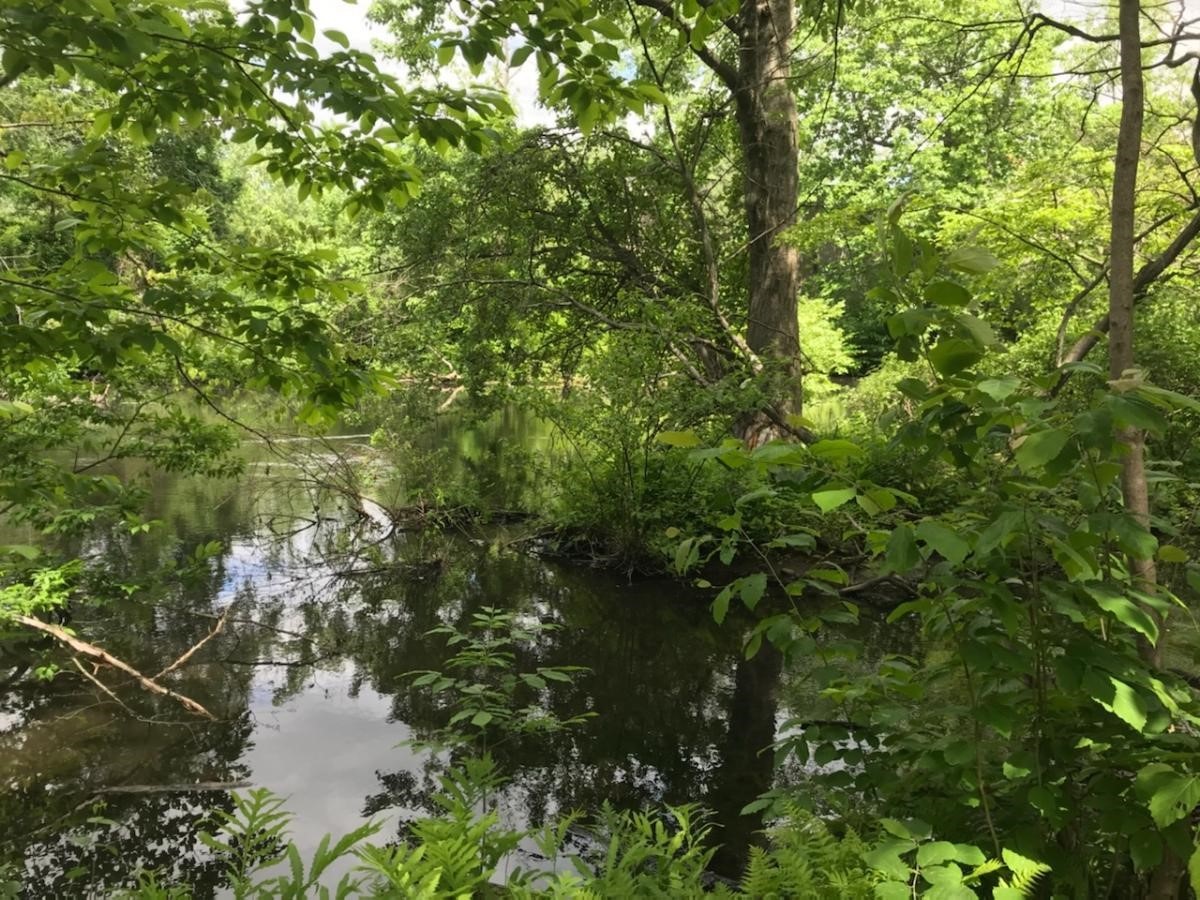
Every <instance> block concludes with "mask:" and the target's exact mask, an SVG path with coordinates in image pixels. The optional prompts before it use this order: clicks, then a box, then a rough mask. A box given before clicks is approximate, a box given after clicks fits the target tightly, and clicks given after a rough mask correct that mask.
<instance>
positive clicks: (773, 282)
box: [734, 0, 801, 446]
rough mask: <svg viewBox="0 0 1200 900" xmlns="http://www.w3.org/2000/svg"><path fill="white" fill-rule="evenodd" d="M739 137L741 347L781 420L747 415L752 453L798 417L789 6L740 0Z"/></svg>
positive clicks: (772, 0) (745, 430)
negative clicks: (788, 232) (744, 309)
mask: <svg viewBox="0 0 1200 900" xmlns="http://www.w3.org/2000/svg"><path fill="white" fill-rule="evenodd" d="M739 26H740V27H739V31H740V33H741V47H740V49H739V52H738V77H737V89H736V90H735V91H734V99H735V101H736V104H737V106H736V108H737V124H738V135H739V140H740V142H741V149H742V156H743V159H744V164H745V170H746V174H745V179H746V181H745V194H746V197H745V202H746V224H747V226H748V234H747V241H748V255H749V263H750V264H749V285H748V292H749V293H748V309H749V325H748V328H747V334H746V340H747V343H748V344H749V345H750V349H751V350H752V351H753V352H754V353H755V354H757V355H758V357H759V358H760V359H761V360H762V361H763V363H764V364H765V367H766V370H767V376H768V381H767V385H766V389H767V390H768V391H769V392H770V395H769V399H770V400H772V401H774V404H775V406H776V409H777V411H778V413H779V415H778V416H775V417H774V418H773V417H771V416H769V415H767V414H765V413H756V414H754V415H752V416H748V417H747V418H746V419H745V420H744V421H743V422H742V423H741V425H740V427H739V431H740V432H741V435H742V437H743V438H744V439H745V440H746V441H747V443H749V444H750V445H751V446H755V445H757V444H760V443H762V442H764V441H766V440H770V439H771V438H773V437H779V436H780V435H781V433H782V432H783V430H782V429H781V428H780V425H779V422H778V421H777V420H778V419H779V418H780V417H781V416H783V415H787V414H788V413H793V412H799V411H800V405H801V393H800V365H799V362H800V360H799V357H800V334H799V324H798V322H797V317H796V292H797V290H798V288H799V283H800V254H799V253H798V251H797V250H796V248H794V247H791V246H788V245H786V244H784V243H782V242H781V241H780V240H779V235H780V232H781V231H782V230H783V229H785V228H787V227H788V226H789V225H791V224H793V223H794V222H795V220H796V206H797V201H798V197H799V171H798V169H799V151H798V149H797V145H796V140H797V138H796V132H797V121H798V116H797V112H796V100H795V97H794V96H793V95H792V90H791V85H790V84H789V75H790V74H791V54H792V37H793V34H794V32H795V28H796V5H795V2H794V0H745V2H743V4H742V10H741V12H740V13H739Z"/></svg>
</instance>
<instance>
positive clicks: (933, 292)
mask: <svg viewBox="0 0 1200 900" xmlns="http://www.w3.org/2000/svg"><path fill="white" fill-rule="evenodd" d="M925 299H926V301H928V302H929V303H932V304H934V305H935V306H957V307H962V306H966V305H967V304H968V303H970V302H971V292H970V291H968V290H967V289H966V288H965V287H963V286H962V285H961V284H957V283H955V282H953V281H944V280H939V281H931V282H929V284H927V285H925Z"/></svg>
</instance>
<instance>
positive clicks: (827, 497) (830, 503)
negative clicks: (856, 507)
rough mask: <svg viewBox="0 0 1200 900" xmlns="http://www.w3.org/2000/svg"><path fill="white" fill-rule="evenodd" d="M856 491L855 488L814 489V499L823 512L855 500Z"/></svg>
mask: <svg viewBox="0 0 1200 900" xmlns="http://www.w3.org/2000/svg"><path fill="white" fill-rule="evenodd" d="M854 493H855V492H854V488H832V489H827V490H823V491H814V492H813V495H812V499H813V503H815V504H817V506H818V507H819V508H820V510H821V512H825V513H827V512H831V511H833V510H835V509H837V508H838V507H839V506H841V505H842V504H844V503H848V502H850V501H851V500H853V499H854Z"/></svg>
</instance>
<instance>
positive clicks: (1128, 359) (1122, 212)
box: [1108, 0, 1162, 666]
mask: <svg viewBox="0 0 1200 900" xmlns="http://www.w3.org/2000/svg"><path fill="white" fill-rule="evenodd" d="M1140 6H1141V4H1140V3H1139V2H1138V0H1121V7H1120V35H1121V125H1120V131H1119V132H1118V133H1117V154H1116V159H1115V161H1114V170H1113V191H1112V222H1111V228H1112V230H1111V232H1110V250H1109V252H1110V259H1111V261H1112V269H1111V273H1110V275H1109V282H1108V319H1109V333H1108V375H1109V378H1110V379H1112V380H1113V381H1117V380H1119V379H1121V378H1122V377H1123V376H1124V375H1125V373H1126V372H1128V371H1129V370H1130V369H1132V368H1133V367H1134V358H1133V331H1134V321H1133V307H1134V302H1135V300H1136V296H1135V295H1136V288H1135V284H1134V243H1135V239H1136V238H1135V235H1136V229H1137V224H1136V216H1135V214H1136V207H1137V196H1136V190H1137V177H1138V161H1139V159H1140V157H1141V151H1142V118H1143V107H1144V105H1145V95H1144V89H1143V85H1142V50H1141V22H1140V16H1141V9H1140ZM1120 440H1121V442H1122V443H1123V444H1124V445H1125V448H1126V455H1125V459H1124V460H1123V461H1122V466H1121V492H1122V494H1123V495H1124V498H1125V508H1126V509H1127V510H1128V511H1129V514H1130V515H1131V516H1133V517H1134V518H1135V519H1137V520H1138V522H1140V523H1141V524H1142V526H1143V527H1145V528H1149V527H1150V493H1149V490H1148V488H1147V485H1146V468H1145V456H1146V439H1145V434H1144V433H1143V432H1142V431H1140V430H1139V429H1136V428H1126V429H1124V430H1122V432H1121V434H1120ZM1130 569H1131V571H1132V574H1133V576H1134V578H1135V579H1136V580H1137V581H1138V582H1140V583H1141V587H1142V589H1143V590H1153V589H1154V586H1155V584H1156V583H1157V581H1158V573H1157V571H1156V569H1155V565H1154V560H1153V559H1134V560H1131V561H1130ZM1149 612H1150V613H1151V614H1152V615H1155V611H1154V610H1149ZM1160 625H1161V622H1160ZM1161 645H1162V632H1161V628H1160V631H1159V643H1158V645H1157V646H1156V645H1154V644H1151V643H1150V642H1149V641H1144V642H1143V644H1142V656H1143V658H1144V659H1145V660H1146V661H1147V662H1148V663H1150V664H1152V665H1155V666H1160V665H1161V664H1162V658H1161V656H1162V654H1161Z"/></svg>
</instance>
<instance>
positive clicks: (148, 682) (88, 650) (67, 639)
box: [12, 613, 217, 721]
mask: <svg viewBox="0 0 1200 900" xmlns="http://www.w3.org/2000/svg"><path fill="white" fill-rule="evenodd" d="M12 618H13V620H14V621H17V622H20V623H21V624H22V625H25V626H26V627H28V628H32V629H34V630H35V631H40V632H42V633H43V634H48V635H50V637H52V638H54V639H55V640H56V641H58V642H59V643H62V644H66V645H67V646H68V647H70V648H71V649H72V650H74V651H75V652H76V653H78V654H80V655H82V656H86V657H88V658H89V659H94V660H96V661H97V662H101V663H103V664H104V665H106V666H112V667H113V668H114V669H119V670H120V671H122V672H124V673H125V674H126V675H129V676H131V677H132V678H133V679H134V680H135V681H137V683H138V684H140V685H141V686H142V687H143V688H145V689H146V690H148V691H150V693H152V694H158V695H159V696H160V697H170V698H171V699H172V700H174V701H176V702H177V703H179V704H180V705H181V706H183V708H184V709H186V710H187V711H188V712H192V713H195V714H196V715H198V716H204V718H206V719H212V720H213V721H216V718H217V717H216V716H214V715H213V714H212V713H210V712H209V711H208V710H207V709H205V708H204V707H203V706H201V705H200V704H199V703H197V702H196V701H195V700H193V699H192V698H191V697H185V696H184V695H183V694H180V693H178V692H177V691H173V690H171V689H170V688H169V687H164V686H163V685H161V684H159V683H158V682H157V681H155V680H154V679H153V678H147V677H146V676H145V675H143V674H142V673H141V672H139V671H138V670H137V669H135V668H134V667H133V666H131V665H129V663H127V662H123V661H122V660H119V659H117V658H116V657H115V656H113V655H112V654H111V653H109V652H107V651H106V650H102V649H100V648H99V647H97V646H96V645H95V644H89V643H88V642H87V641H83V640H80V639H79V638H77V637H75V635H73V634H70V633H69V632H67V631H66V630H65V629H63V628H60V627H59V626H57V625H51V624H50V623H49V622H43V621H42V620H41V619H35V618H34V617H33V616H26V615H22V614H20V613H17V614H14V615H13V616H12ZM211 636H212V635H211V634H210V635H209V637H211ZM204 640H208V638H205V639H204ZM200 643H204V641H201V642H200ZM194 649H195V648H193V650H194ZM191 652H192V651H188V653H185V654H184V657H187V656H190V655H191ZM81 670H82V667H81ZM167 671H169V667H168V670H167ZM84 674H87V673H86V672H85V673H84ZM92 680H93V681H96V680H97V679H95V678H93V679H92ZM107 693H110V694H111V693H112V692H111V691H108V692H107Z"/></svg>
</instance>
